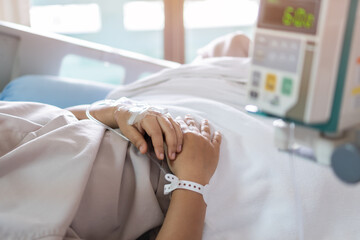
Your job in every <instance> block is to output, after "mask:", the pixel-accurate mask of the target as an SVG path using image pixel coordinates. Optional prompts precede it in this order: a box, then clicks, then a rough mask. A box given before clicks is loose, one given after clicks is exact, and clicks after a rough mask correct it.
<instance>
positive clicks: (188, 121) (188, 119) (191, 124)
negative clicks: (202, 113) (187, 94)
mask: <svg viewBox="0 0 360 240" xmlns="http://www.w3.org/2000/svg"><path fill="white" fill-rule="evenodd" d="M185 123H186V124H187V125H188V126H189V129H191V130H192V131H195V132H200V131H199V127H198V126H197V124H196V121H195V120H194V118H193V117H192V116H190V115H186V116H185Z"/></svg>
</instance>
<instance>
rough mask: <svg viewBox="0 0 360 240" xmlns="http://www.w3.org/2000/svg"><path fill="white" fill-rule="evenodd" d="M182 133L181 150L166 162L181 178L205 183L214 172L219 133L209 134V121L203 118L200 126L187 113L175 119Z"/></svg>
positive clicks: (217, 159)
mask: <svg viewBox="0 0 360 240" xmlns="http://www.w3.org/2000/svg"><path fill="white" fill-rule="evenodd" d="M176 120H177V121H178V122H179V123H180V126H181V129H182V131H183V134H184V144H183V150H182V152H181V153H180V154H179V155H178V156H177V158H176V160H175V161H170V162H169V163H168V164H169V166H170V169H171V171H172V172H173V173H174V174H175V175H176V176H177V177H178V178H179V179H181V180H187V181H193V182H197V183H200V184H203V185H205V184H207V183H209V181H210V178H211V177H212V175H213V174H214V172H215V170H216V167H217V164H218V161H219V152H220V144H221V134H220V133H219V132H215V133H214V135H213V136H211V132H210V126H209V122H208V121H207V120H204V121H203V122H202V123H201V125H200V127H198V126H197V123H196V122H195V120H194V119H193V118H192V117H191V116H189V115H187V116H186V117H185V120H182V119H180V118H177V119H176Z"/></svg>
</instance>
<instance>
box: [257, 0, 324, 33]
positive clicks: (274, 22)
mask: <svg viewBox="0 0 360 240" xmlns="http://www.w3.org/2000/svg"><path fill="white" fill-rule="evenodd" d="M320 3H321V0H261V4H260V12H259V21H258V26H259V27H261V28H269V29H275V30H283V31H291V32H300V33H308V34H316V30H317V23H318V16H319V11H320Z"/></svg>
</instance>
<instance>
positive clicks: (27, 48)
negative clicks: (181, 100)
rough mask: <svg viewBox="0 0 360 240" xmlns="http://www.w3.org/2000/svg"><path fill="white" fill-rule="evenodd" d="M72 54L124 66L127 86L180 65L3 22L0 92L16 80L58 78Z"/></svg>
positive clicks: (0, 25)
mask: <svg viewBox="0 0 360 240" xmlns="http://www.w3.org/2000/svg"><path fill="white" fill-rule="evenodd" d="M69 54H72V55H78V56H82V57H86V58H90V59H96V60H100V61H103V62H108V63H111V64H115V65H121V66H122V67H124V69H125V79H124V84H127V83H130V82H132V81H134V80H136V79H138V77H139V76H140V75H141V74H143V73H153V72H157V71H159V70H162V69H165V68H176V67H178V66H179V65H180V64H179V63H175V62H170V61H165V60H160V59H155V58H151V57H147V56H145V55H141V54H137V53H133V52H129V51H125V50H120V49H116V48H112V47H109V46H105V45H101V44H97V43H92V42H87V41H83V40H79V39H75V38H71V37H67V36H63V35H58V34H53V33H41V32H38V31H35V30H33V29H31V28H29V27H25V26H22V25H17V24H13V23H9V22H2V21H0V92H1V91H2V89H3V88H4V87H5V85H6V84H7V83H9V82H10V81H11V80H12V79H14V78H16V77H19V76H22V75H28V74H43V75H54V76H57V75H58V74H59V71H60V67H61V64H62V61H63V59H64V58H65V57H66V56H67V55H69Z"/></svg>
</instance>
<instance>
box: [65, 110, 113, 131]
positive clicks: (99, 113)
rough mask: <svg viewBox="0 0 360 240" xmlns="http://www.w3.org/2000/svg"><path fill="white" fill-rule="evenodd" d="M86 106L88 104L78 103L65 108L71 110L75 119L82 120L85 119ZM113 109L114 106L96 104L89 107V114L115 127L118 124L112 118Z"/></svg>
mask: <svg viewBox="0 0 360 240" xmlns="http://www.w3.org/2000/svg"><path fill="white" fill-rule="evenodd" d="M87 107H88V105H78V106H74V107H69V108H67V110H69V111H70V112H72V113H73V114H74V115H75V117H76V118H77V119H79V120H82V119H87V116H86V109H87ZM114 111H115V107H112V106H96V107H93V108H91V110H90V114H91V116H93V117H94V118H96V119H97V120H99V121H100V122H102V123H104V124H105V125H107V126H109V127H112V128H117V127H118V126H117V123H116V121H115V118H114Z"/></svg>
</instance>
